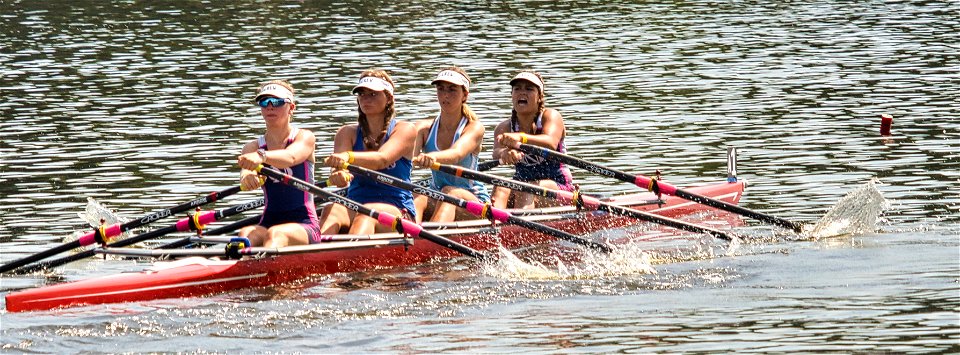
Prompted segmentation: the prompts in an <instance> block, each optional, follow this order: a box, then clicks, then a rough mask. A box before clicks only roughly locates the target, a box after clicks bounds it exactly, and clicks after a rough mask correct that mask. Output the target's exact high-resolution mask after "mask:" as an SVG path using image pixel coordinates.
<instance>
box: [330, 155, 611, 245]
mask: <svg viewBox="0 0 960 355" xmlns="http://www.w3.org/2000/svg"><path fill="white" fill-rule="evenodd" d="M344 166H345V167H346V168H347V169H349V170H350V172H351V173H353V174H357V175H363V176H366V177H368V178H370V179H372V180H375V181H377V182H379V183H383V184H387V185H390V186H393V187H397V188H401V189H404V190H409V191H412V192H413V193H417V194H421V195H424V196H427V197H429V198H432V199H434V200H437V201H441V202H446V203H450V204H453V205H456V206H457V207H460V208H463V209H465V210H467V211H468V212H470V213H473V214H474V215H477V216H480V217H483V218H492V219H495V220H498V221H500V222H504V223H510V224H515V225H518V226H521V227H524V228H528V229H531V230H535V231H537V232H540V233H543V234H547V235H551V236H554V237H556V238H560V239H563V240H567V241H570V242H574V243H577V244H581V245H585V246H588V247H591V248H594V249H597V250H601V251H603V252H607V253H609V252H610V251H611V250H612V249H610V247H608V246H606V245H603V244H600V243H596V242H593V241H589V240H586V239H583V238H580V237H578V236H575V235H573V234H570V233H567V232H564V231H562V230H559V229H556V228H553V227H550V226H547V225H543V224H540V223H536V222H532V221H528V220H525V219H522V218H518V217H516V216H513V215H512V214H510V212H508V211H504V210H502V209H499V208H496V207H493V206H491V205H490V204H483V203H479V202H476V201H467V200H464V199H462V198H458V197H454V196H451V195H448V194H445V193H443V192H440V191H437V190H433V189H429V188H426V187H423V186H419V185H416V184H413V183H409V182H406V181H403V180H400V179H398V178H395V177H393V176H390V175H387V174H383V173H380V172H377V171H373V170H370V169H367V168H364V167H361V166H356V165H350V164H344Z"/></svg>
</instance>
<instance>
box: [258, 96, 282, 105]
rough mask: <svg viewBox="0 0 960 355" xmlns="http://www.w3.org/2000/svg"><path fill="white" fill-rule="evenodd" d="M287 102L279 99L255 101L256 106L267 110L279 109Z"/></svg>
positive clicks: (269, 98) (268, 98)
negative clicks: (271, 108)
mask: <svg viewBox="0 0 960 355" xmlns="http://www.w3.org/2000/svg"><path fill="white" fill-rule="evenodd" d="M287 102H288V100H287V99H281V98H279V97H265V98H263V99H261V100H260V101H257V106H260V107H263V108H267V107H269V106H273V107H280V106H283V105H286V104H287Z"/></svg>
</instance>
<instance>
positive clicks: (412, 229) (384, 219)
mask: <svg viewBox="0 0 960 355" xmlns="http://www.w3.org/2000/svg"><path fill="white" fill-rule="evenodd" d="M257 172H259V173H260V174H263V175H266V176H268V177H272V178H275V179H277V180H280V181H281V182H283V183H284V184H287V185H290V186H293V187H294V188H296V189H298V190H302V191H305V192H309V193H312V194H313V195H314V196H318V197H321V198H323V199H325V200H327V201H330V202H333V203H337V204H340V205H343V206H345V207H347V208H348V209H350V210H352V211H356V212H357V213H360V214H364V215H367V216H370V217H371V218H373V219H375V220H377V222H379V223H380V224H381V225H384V226H388V227H391V228H394V229H396V230H398V231H401V232H402V233H405V234H410V235H414V236H418V237H420V238H423V239H426V240H429V241H431V242H434V243H436V244H438V245H441V246H444V247H447V248H449V249H453V250H455V251H457V252H460V253H461V254H463V255H467V256H471V257H474V258H477V259H481V260H485V259H489V256H488V255H487V254H484V253H481V252H479V251H476V250H474V249H472V248H470V247H468V246H466V245H463V244H460V243H457V242H455V241H453V240H450V239H447V238H444V237H441V236H439V235H436V234H433V233H430V232H427V231H426V230H424V229H423V227H421V226H420V225H418V224H416V223H414V222H412V221H410V220H408V219H405V218H400V217H397V216H393V215H391V214H389V213H386V212H379V211H376V210H374V209H371V208H369V207H367V206H364V205H362V204H360V203H358V202H356V201H353V200H351V199H348V198H346V197H343V196H340V195H337V194H334V193H331V192H327V191H324V190H323V189H321V188H319V187H317V186H316V185H313V184H311V183H308V182H306V181H303V180H301V179H298V178H296V177H294V176H291V175H289V174H284V173H281V172H280V171H277V170H276V169H274V168H270V167H266V166H263V165H261V166H259V167H257ZM398 222H399V223H398Z"/></svg>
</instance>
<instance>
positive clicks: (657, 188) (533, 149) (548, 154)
mask: <svg viewBox="0 0 960 355" xmlns="http://www.w3.org/2000/svg"><path fill="white" fill-rule="evenodd" d="M514 148H515V149H518V150H520V151H522V152H524V153H527V154H534V155H539V156H541V157H544V158H546V159H550V160H554V161H558V162H561V163H565V164H570V165H573V166H576V167H579V168H581V169H585V170H588V171H590V172H592V173H594V174H598V175H603V176H608V177H612V178H615V179H618V180H620V181H624V182H629V183H633V184H634V185H637V186H639V187H641V188H644V189H647V190H650V191H653V192H655V193H665V194H667V195H673V196H677V197H680V198H683V199H686V200H690V201H693V202H697V203H702V204H704V205H707V206H710V207H713V208H717V209H721V210H724V211H728V212H733V213H736V214H739V215H742V216H747V217H750V218H754V219H757V220H760V221H763V222H767V223H770V224H774V225H777V226H781V227H784V228H789V229H791V230H793V231H794V232H797V233H799V232H800V231H802V229H803V227H802V226H801V225H800V224H797V223H793V222H791V221H788V220H785V219H783V218H779V217H774V216H771V215H768V214H765V213H761V212H757V211H753V210H750V209H747V208H743V207H740V206H737V205H734V204H732V203H727V202H723V201H720V200H717V199H712V198H709V197H707V196H703V195H698V194H695V193H692V192H689V191H686V190H683V189H681V188H678V187H676V186H674V185H671V184H669V183H666V182H663V181H658V180H656V179H652V178H649V177H646V176H643V175H630V174H627V173H625V172H622V171H619V170H616V169H611V168H607V167H604V166H600V165H598V164H594V163H591V162H588V161H586V160H583V159H580V158H576V157H573V156H570V155H567V154H563V153H560V152H557V151H553V150H550V149H546V148H543V147H538V146H535V145H530V144H523V143H518V145H517V146H516V147H514Z"/></svg>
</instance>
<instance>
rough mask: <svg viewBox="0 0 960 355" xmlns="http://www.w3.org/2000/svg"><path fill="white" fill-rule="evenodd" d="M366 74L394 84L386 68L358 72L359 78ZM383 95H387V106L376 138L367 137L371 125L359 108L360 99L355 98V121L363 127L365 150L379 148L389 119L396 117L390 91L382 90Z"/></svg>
mask: <svg viewBox="0 0 960 355" xmlns="http://www.w3.org/2000/svg"><path fill="white" fill-rule="evenodd" d="M368 76H372V77H376V78H380V79H383V80H386V81H387V82H389V83H390V85H391V86H393V85H394V83H393V79H391V78H390V74H387V71H386V70H383V69H367V70H364V71H363V73H360V79H363V78H366V77H368ZM383 94H384V95H387V100H388V102H387V108H386V110H385V113H384V118H383V127H379V128H380V134H378V135H377V137H376V138H368V137H369V136H368V135H367V132H374V129H373V127H370V123H369V122H367V115H366V114H364V113H363V110H362V109H360V99H357V112H358V115H357V121H358V122H359V123H360V128H362V129H363V131H364V134H363V147H364V148H365V149H367V150H377V149H380V141H381V140H383V137H384V136H386V135H387V128H388V127H390V121H393V118H394V117H396V115H397V112H396V110H395V109H394V107H393V104H394V99H393V94H391V93H390V92H387V91H384V92H383Z"/></svg>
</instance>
